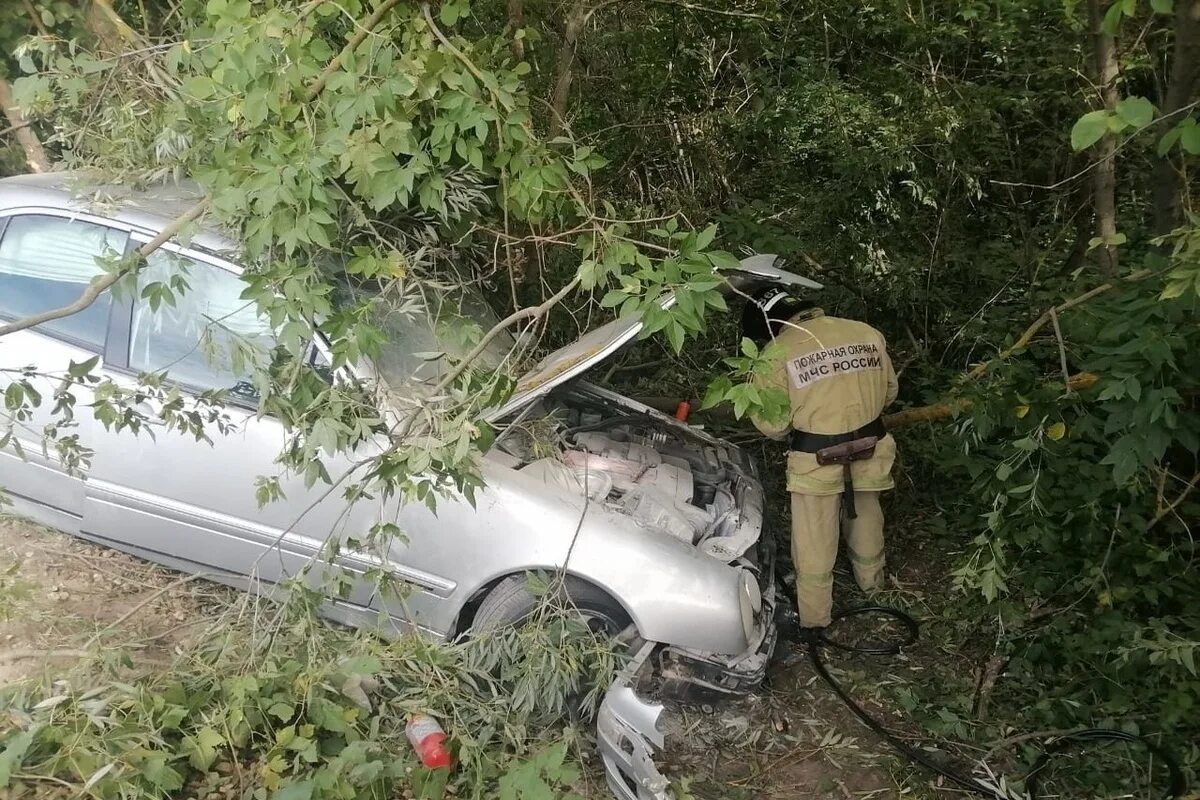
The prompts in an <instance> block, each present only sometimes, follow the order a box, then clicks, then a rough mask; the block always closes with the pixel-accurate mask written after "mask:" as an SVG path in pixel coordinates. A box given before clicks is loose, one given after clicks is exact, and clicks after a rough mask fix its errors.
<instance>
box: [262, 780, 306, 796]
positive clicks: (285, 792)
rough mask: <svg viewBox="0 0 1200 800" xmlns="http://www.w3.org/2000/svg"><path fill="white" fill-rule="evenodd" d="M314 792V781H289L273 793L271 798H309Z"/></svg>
mask: <svg viewBox="0 0 1200 800" xmlns="http://www.w3.org/2000/svg"><path fill="white" fill-rule="evenodd" d="M312 793H313V782H312V781H299V782H298V783H289V784H288V785H287V786H284V787H282V788H280V789H279V790H277V791H276V792H275V794H273V795H271V800H309V799H310V798H311V797H312Z"/></svg>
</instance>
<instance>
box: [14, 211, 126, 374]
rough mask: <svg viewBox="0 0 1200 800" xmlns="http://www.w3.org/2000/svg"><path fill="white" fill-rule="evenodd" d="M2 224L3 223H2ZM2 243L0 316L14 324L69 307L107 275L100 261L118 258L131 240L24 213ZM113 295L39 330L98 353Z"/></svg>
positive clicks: (78, 223) (116, 233)
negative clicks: (18, 320) (101, 276)
mask: <svg viewBox="0 0 1200 800" xmlns="http://www.w3.org/2000/svg"><path fill="white" fill-rule="evenodd" d="M0 223H2V221H0ZM3 230H4V235H3V237H2V238H0V317H2V318H4V319H7V320H16V319H21V318H23V317H28V316H30V315H33V314H38V313H41V312H44V311H51V310H53V309H56V308H62V307H63V306H66V305H70V304H71V303H73V302H75V301H76V300H78V299H79V296H80V295H81V294H82V293H83V291H84V289H86V288H87V285H88V284H89V283H91V281H92V279H94V278H96V277H97V276H98V275H100V274H102V273H103V271H104V270H103V269H102V268H101V266H100V263H98V259H105V258H118V257H120V256H121V254H122V253H124V252H125V242H126V240H127V239H128V238H129V235H128V234H127V233H125V232H124V231H118V230H114V229H112V228H107V227H105V226H103V225H96V224H94V223H91V222H83V221H81V220H76V219H70V218H68V217H52V216H47V215H42V214H24V215H20V216H14V217H10V218H9V219H8V224H7V226H4V229H3ZM111 305H112V296H111V293H109V292H104V293H103V294H101V295H100V296H99V297H98V298H96V300H95V302H93V303H92V304H91V305H90V306H88V307H87V308H85V309H84V310H83V311H80V312H79V313H77V314H72V315H70V316H67V317H63V318H62V319H55V320H50V321H49V322H43V323H42V324H41V325H39V326H37V330H39V331H42V332H44V333H49V334H52V335H55V336H59V337H62V338H65V339H68V340H71V341H72V342H74V343H76V344H79V345H81V346H84V347H86V348H88V349H90V350H95V351H97V352H99V351H101V350H102V349H103V348H104V337H105V333H106V332H107V330H108V313H109V308H110V307H111Z"/></svg>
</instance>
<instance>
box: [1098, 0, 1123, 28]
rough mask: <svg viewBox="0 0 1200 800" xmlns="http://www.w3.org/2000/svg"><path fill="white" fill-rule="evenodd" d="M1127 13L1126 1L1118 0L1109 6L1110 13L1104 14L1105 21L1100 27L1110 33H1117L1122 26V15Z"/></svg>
mask: <svg viewBox="0 0 1200 800" xmlns="http://www.w3.org/2000/svg"><path fill="white" fill-rule="evenodd" d="M1124 14H1125V8H1124V3H1123V2H1122V0H1118V1H1117V2H1115V3H1113V4H1112V5H1111V6H1109V9H1108V13H1106V14H1105V15H1104V22H1103V23H1101V25H1100V27H1101V30H1103V31H1104V32H1105V33H1107V34H1109V35H1116V33H1117V29H1119V28H1120V27H1121V17H1122V16H1124Z"/></svg>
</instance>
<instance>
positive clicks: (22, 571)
mask: <svg viewBox="0 0 1200 800" xmlns="http://www.w3.org/2000/svg"><path fill="white" fill-rule="evenodd" d="M228 597H229V592H228V591H227V590H226V589H224V588H223V587H219V586H216V585H214V584H211V583H207V582H204V581H197V580H188V579H187V578H186V577H184V576H182V575H180V574H179V573H176V572H171V571H170V570H166V569H161V568H159V567H156V566H154V565H153V564H149V563H147V562H145V561H142V560H141V559H137V558H134V557H132V556H128V555H125V554H124V553H119V552H117V551H115V550H110V549H108V548H105V547H99V546H97V545H93V544H91V543H89V542H85V541H82V540H80V539H77V538H75V537H73V536H67V535H64V534H61V533H57V532H54V531H49V530H46V529H45V528H41V527H38V526H36V525H32V524H29V523H27V522H24V521H22V520H19V519H15V518H12V517H0V685H4V684H6V683H10V682H12V681H15V680H18V679H20V678H24V677H29V676H33V675H36V674H38V673H39V672H43V671H50V672H53V671H54V670H55V669H56V668H60V667H61V666H62V665H63V664H64V663H65V662H68V661H70V660H72V659H75V658H78V657H79V655H80V653H81V652H83V651H86V650H91V649H93V648H99V647H103V646H104V645H105V643H106V642H109V641H113V640H119V641H120V642H121V645H122V648H124V649H126V650H128V651H130V652H131V653H132V654H133V656H132V657H133V658H134V660H136V661H138V662H144V663H147V664H149V663H153V662H161V661H166V660H167V659H169V658H170V656H171V652H172V650H173V648H174V647H176V646H177V645H178V644H180V643H181V642H182V641H184V638H185V637H186V636H187V635H188V633H189V631H190V630H191V629H193V628H195V627H196V626H197V625H198V623H200V622H202V621H205V620H207V619H211V615H206V613H205V610H206V608H212V607H213V605H214V604H219V603H221V602H222V601H223V600H225V599H227V598H228Z"/></svg>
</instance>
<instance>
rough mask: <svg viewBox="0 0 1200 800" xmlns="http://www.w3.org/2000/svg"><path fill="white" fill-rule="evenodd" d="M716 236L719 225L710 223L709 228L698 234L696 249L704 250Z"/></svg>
mask: <svg viewBox="0 0 1200 800" xmlns="http://www.w3.org/2000/svg"><path fill="white" fill-rule="evenodd" d="M716 236H717V226H716V225H709V226H708V227H707V228H705V229H704V230H702V231H700V233H699V234H697V235H696V249H697V250H703V249H704V248H706V247H708V246H709V245H710V244H712V241H713V239H715V238H716Z"/></svg>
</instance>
